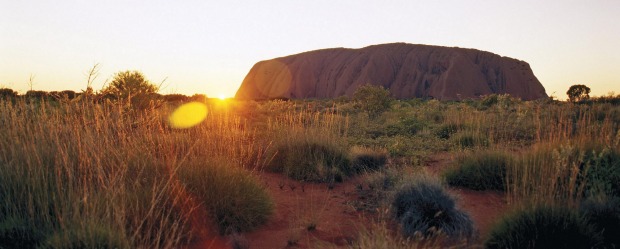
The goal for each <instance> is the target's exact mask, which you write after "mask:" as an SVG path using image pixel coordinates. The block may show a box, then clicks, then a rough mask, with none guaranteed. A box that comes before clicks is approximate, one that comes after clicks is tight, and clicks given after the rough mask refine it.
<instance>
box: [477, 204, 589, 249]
mask: <svg viewBox="0 0 620 249" xmlns="http://www.w3.org/2000/svg"><path fill="white" fill-rule="evenodd" d="M600 244H601V238H600V236H599V234H598V233H597V232H596V230H595V228H594V227H593V226H592V225H590V224H588V222H587V220H586V219H584V218H583V217H581V216H580V215H579V213H578V212H576V211H574V210H572V209H569V208H567V207H559V206H535V207H532V208H527V209H524V210H520V211H516V212H515V213H513V214H511V215H508V216H506V217H504V218H503V219H502V220H501V221H500V223H498V224H497V225H496V226H495V227H494V228H493V230H492V231H491V234H490V235H489V239H488V240H487V241H486V242H485V247H486V248H596V247H597V246H599V245H600Z"/></svg>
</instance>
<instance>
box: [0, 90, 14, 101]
mask: <svg viewBox="0 0 620 249" xmlns="http://www.w3.org/2000/svg"><path fill="white" fill-rule="evenodd" d="M15 97H17V92H16V91H13V89H9V88H0V98H6V99H8V98H15Z"/></svg>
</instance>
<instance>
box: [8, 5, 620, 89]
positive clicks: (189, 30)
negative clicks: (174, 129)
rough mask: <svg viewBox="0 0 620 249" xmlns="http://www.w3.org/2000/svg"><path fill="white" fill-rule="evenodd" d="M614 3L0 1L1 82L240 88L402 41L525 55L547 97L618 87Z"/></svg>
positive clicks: (617, 9)
mask: <svg viewBox="0 0 620 249" xmlns="http://www.w3.org/2000/svg"><path fill="white" fill-rule="evenodd" d="M618 13H620V1H618V0H592V1H585V0H582V1H575V0H552V1H547V0H545V1H540V0H519V1H508V0H506V1H497V0H452V1H445V0H435V1H418V0H392V1H379V0H377V1H370V0H357V1H351V0H342V1H339V0H312V1H293V0H281V1H276V0H257V1H250V0H247V1H235V0H231V1H211V0H202V1H199V0H195V1H194V0H191V1H190V0H185V1H184V0H177V1H172V0H169V1H163V0H151V1H135V0H106V1H87V0H56V1H51V0H19V1H17V0H0V88H2V87H8V88H12V89H14V90H17V91H19V92H20V93H25V92H26V91H27V90H29V89H30V84H29V82H30V79H31V77H32V83H33V84H32V89H34V90H44V91H60V90H74V91H81V90H83V89H85V88H86V82H87V80H86V73H87V71H88V70H89V69H90V68H92V67H93V66H94V65H95V64H99V68H100V70H99V76H98V78H97V79H96V80H95V81H94V82H93V88H94V89H95V90H98V89H101V88H102V87H103V86H104V84H105V83H106V82H107V81H109V80H111V79H112V77H113V76H114V74H115V73H116V72H119V71H125V70H139V71H141V72H142V73H143V74H144V75H145V76H146V77H147V79H149V80H150V81H151V82H153V83H155V84H157V85H159V84H160V83H162V82H163V84H162V89H161V91H160V92H161V93H163V94H169V93H181V94H187V95H192V94H195V93H201V94H206V95H207V96H210V97H220V96H228V97H232V96H234V94H235V92H236V91H237V89H238V87H239V86H240V84H241V82H242V81H243V78H244V77H245V75H246V74H247V73H248V71H249V70H250V68H251V67H252V66H253V65H254V64H255V63H256V62H258V61H261V60H267V59H272V58H276V57H281V56H286V55H290V54H296V53H300V52H305V51H310V50H316V49H323V48H332V47H347V48H361V47H365V46H369V45H374V44H382V43H392V42H405V43H412V44H429V45H440V46H449V47H464V48H475V49H479V50H484V51H489V52H493V53H496V54H499V55H502V56H508V57H512V58H516V59H519V60H524V61H526V62H528V63H529V64H530V66H531V68H532V70H533V72H534V75H536V77H537V78H538V79H539V80H540V81H541V83H542V84H543V86H544V87H545V89H546V91H547V94H549V95H553V96H556V97H557V98H559V99H566V91H567V90H568V88H569V87H570V86H571V85H574V84H585V85H587V86H589V87H590V88H591V89H592V92H591V94H590V95H591V96H601V95H606V94H607V93H609V92H612V91H613V92H615V93H616V94H620V14H618Z"/></svg>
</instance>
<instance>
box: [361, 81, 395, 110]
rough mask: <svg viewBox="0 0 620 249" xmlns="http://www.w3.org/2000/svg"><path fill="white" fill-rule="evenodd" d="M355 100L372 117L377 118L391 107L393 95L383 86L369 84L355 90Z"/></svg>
mask: <svg viewBox="0 0 620 249" xmlns="http://www.w3.org/2000/svg"><path fill="white" fill-rule="evenodd" d="M353 100H354V101H355V102H356V105H357V106H358V107H359V109H361V110H362V111H364V112H366V113H367V114H368V117H369V118H370V119H375V118H377V117H378V116H379V115H380V114H381V113H383V112H384V111H386V110H388V109H389V108H390V103H391V102H392V97H390V91H389V90H387V89H385V88H383V86H376V85H370V84H367V85H363V86H360V87H359V88H357V90H355V93H353Z"/></svg>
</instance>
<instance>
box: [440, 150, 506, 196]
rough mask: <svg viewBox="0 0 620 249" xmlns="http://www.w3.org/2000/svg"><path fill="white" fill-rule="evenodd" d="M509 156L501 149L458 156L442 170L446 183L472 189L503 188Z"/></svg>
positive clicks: (504, 187) (504, 186)
mask: <svg viewBox="0 0 620 249" xmlns="http://www.w3.org/2000/svg"><path fill="white" fill-rule="evenodd" d="M509 163H510V156H509V155H508V154H507V153H505V152H501V151H482V152H476V153H471V154H469V155H467V156H463V157H460V158H459V159H457V161H456V165H455V166H453V167H451V168H449V169H448V170H446V171H444V178H445V179H446V183H448V184H449V185H451V186H459V187H465V188H469V189H473V190H501V191H503V190H505V189H506V170H507V169H506V168H507V167H508V164H509Z"/></svg>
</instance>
